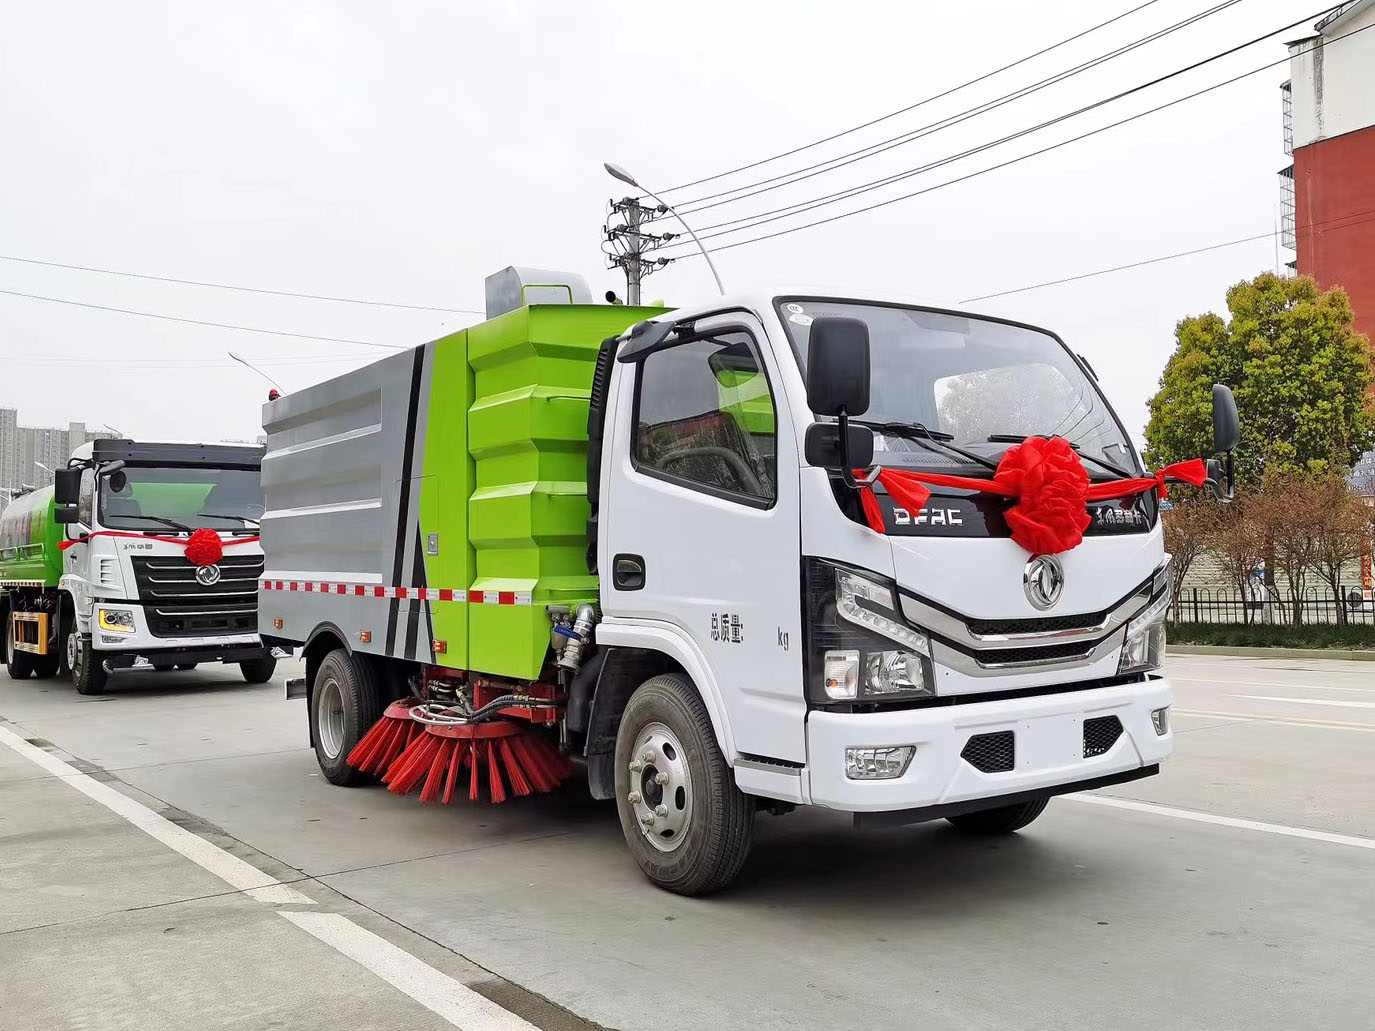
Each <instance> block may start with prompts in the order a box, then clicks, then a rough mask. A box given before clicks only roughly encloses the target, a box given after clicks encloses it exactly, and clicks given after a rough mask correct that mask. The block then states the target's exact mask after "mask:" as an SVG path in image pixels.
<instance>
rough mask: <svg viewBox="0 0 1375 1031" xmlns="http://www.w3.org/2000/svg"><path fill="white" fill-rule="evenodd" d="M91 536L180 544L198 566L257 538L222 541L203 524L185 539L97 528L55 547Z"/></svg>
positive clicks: (212, 561) (187, 557)
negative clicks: (92, 531)
mask: <svg viewBox="0 0 1375 1031" xmlns="http://www.w3.org/2000/svg"><path fill="white" fill-rule="evenodd" d="M92 537H132V538H133V539H134V540H139V541H161V542H162V543H163V544H180V545H181V546H182V547H183V548H185V549H186V560H187V561H188V562H191V563H193V564H195V565H198V566H213V565H214V564H215V563H216V562H218V561H219V560H220V559H222V558H224V549H225V548H233V547H235V546H237V545H239V544H252V543H254V542H255V541H257V540H258V539H259V538H257V537H236V538H234V540H232V541H224V540H220V535H219V534H217V533H216V532H215V531H214V530H208V529H206V528H205V527H203V526H202V527H201V528H200V529H199V530H197V531H196V532H195V533H193V534H191V536H190V537H189V538H188V539H186V540H182V539H181V538H180V537H155V536H153V535H151V534H146V533H125V532H124V531H122V530H97V531H96V532H95V533H88V534H86V535H85V536H84V537H77V538H76V539H75V540H70V541H62V542H61V543H60V544H58V546H57V548H58V550H59V551H66V550H67V549H68V548H72V547H75V546H76V545H78V544H85V543H86V542H87V541H89V540H90V539H91V538H92Z"/></svg>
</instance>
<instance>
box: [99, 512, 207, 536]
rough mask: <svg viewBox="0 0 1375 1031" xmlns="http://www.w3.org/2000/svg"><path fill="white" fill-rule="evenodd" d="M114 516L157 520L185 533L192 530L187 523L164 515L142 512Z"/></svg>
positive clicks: (156, 521)
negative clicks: (144, 513)
mask: <svg viewBox="0 0 1375 1031" xmlns="http://www.w3.org/2000/svg"><path fill="white" fill-rule="evenodd" d="M112 518H114V519H151V520H152V521H153V522H155V523H161V524H162V525H163V526H170V527H172V529H174V530H181V531H182V532H183V533H190V532H191V527H189V526H187V525H186V524H185V523H179V522H177V521H176V520H175V519H165V518H163V517H162V516H153V515H142V514H140V515H118V516H113V517H112Z"/></svg>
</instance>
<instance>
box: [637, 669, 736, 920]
mask: <svg viewBox="0 0 1375 1031" xmlns="http://www.w3.org/2000/svg"><path fill="white" fill-rule="evenodd" d="M616 808H617V811H618V812H619V813H620V817H621V830H622V831H623V832H624V834H625V840H626V844H627V845H629V846H630V851H631V854H632V855H634V857H635V861H636V862H637V863H638V864H639V866H640V869H641V870H642V871H643V872H644V874H645V876H646V877H648V878H649V879H650V880H651V881H653V882H654V883H655V884H657V885H659V887H661V888H665V889H667V890H668V891H672V892H676V893H677V894H679V895H704V894H707V893H708V892H712V891H719V890H720V889H722V888H724V887H726V885H728V884H730V882H731V881H733V880H735V877H736V875H737V874H739V872H740V868H741V867H742V866H743V865H744V863H745V857H746V856H747V855H748V854H749V850H750V840H751V838H752V836H753V830H754V806H753V804H752V802H751V800H750V799H749V798H747V797H746V796H745V795H744V793H743V792H741V791H740V789H739V788H738V787H736V786H735V777H734V775H733V774H732V772H731V769H730V767H729V766H728V765H727V764H726V760H725V758H724V757H723V756H722V755H721V750H720V748H718V747H717V744H716V735H715V733H714V732H713V730H712V726H711V718H710V717H709V716H708V715H707V710H706V707H705V706H704V705H703V704H702V699H701V697H700V696H699V695H698V694H697V691H696V689H695V688H693V686H692V682H691V681H689V680H688V679H687V677H685V676H682V675H681V674H678V673H665V674H661V675H660V676H657V677H653V678H651V679H650V680H647V681H645V682H644V683H643V684H641V685H640V687H639V688H638V689H637V690H636V691H635V693H634V694H633V695H631V696H630V701H629V702H628V703H627V704H626V707H625V712H624V713H623V714H622V716H621V725H620V728H619V729H618V731H617V733H616Z"/></svg>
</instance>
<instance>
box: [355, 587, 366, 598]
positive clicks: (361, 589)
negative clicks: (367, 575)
mask: <svg viewBox="0 0 1375 1031" xmlns="http://www.w3.org/2000/svg"><path fill="white" fill-rule="evenodd" d="M366 590H367V588H366V587H364V586H363V585H362V584H359V585H358V586H357V587H355V588H354V589H353V593H354V594H356V595H357V596H358V597H360V598H361V597H363V592H364V591H366Z"/></svg>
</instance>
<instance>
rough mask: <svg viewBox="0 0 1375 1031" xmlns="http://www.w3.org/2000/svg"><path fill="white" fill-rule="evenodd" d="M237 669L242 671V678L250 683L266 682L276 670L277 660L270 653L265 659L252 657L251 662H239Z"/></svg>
mask: <svg viewBox="0 0 1375 1031" xmlns="http://www.w3.org/2000/svg"><path fill="white" fill-rule="evenodd" d="M239 670H240V671H241V672H242V673H243V678H244V680H245V681H247V682H248V683H250V684H266V683H267V682H268V681H269V680H271V679H272V674H273V673H275V672H276V670H277V660H276V659H274V658H273V657H272V656H271V655H269V656H267V658H265V659H253V660H252V661H251V662H241V663H239Z"/></svg>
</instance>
